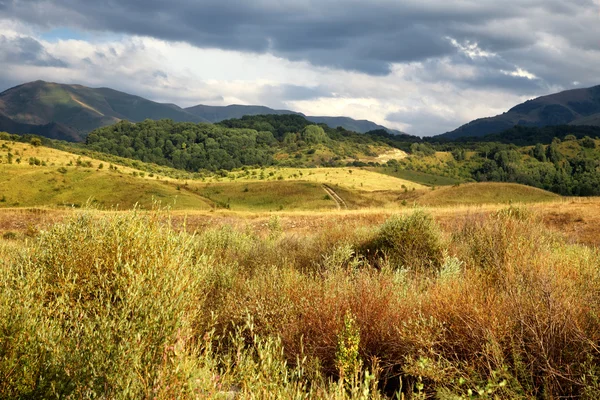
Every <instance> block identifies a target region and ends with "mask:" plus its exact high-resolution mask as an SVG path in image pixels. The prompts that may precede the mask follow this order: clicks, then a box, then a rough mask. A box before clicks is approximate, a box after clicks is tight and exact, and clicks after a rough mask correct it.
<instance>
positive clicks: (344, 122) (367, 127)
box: [185, 104, 403, 135]
mask: <svg viewBox="0 0 600 400" xmlns="http://www.w3.org/2000/svg"><path fill="white" fill-rule="evenodd" d="M185 111H187V112H189V113H191V114H194V115H196V116H197V117H201V118H204V119H206V120H208V121H210V122H212V123H217V122H221V121H225V120H228V119H239V118H242V117H243V116H246V115H249V116H253V115H284V114H296V115H301V116H303V117H305V118H306V119H307V120H309V121H311V122H314V123H316V124H326V125H327V126H329V127H331V128H337V127H338V126H341V127H342V128H344V129H346V130H349V131H354V132H358V133H366V132H369V131H375V130H379V129H383V130H385V131H387V132H388V133H391V134H393V135H399V134H403V132H400V131H398V130H395V129H389V128H386V127H385V126H382V125H378V124H376V123H374V122H371V121H367V120H355V119H352V118H348V117H314V116H309V115H304V114H302V113H299V112H296V111H290V110H275V109H273V108H269V107H264V106H244V105H237V104H235V105H230V106H224V107H220V106H205V105H202V104H200V105H197V106H193V107H188V108H186V109H185Z"/></svg>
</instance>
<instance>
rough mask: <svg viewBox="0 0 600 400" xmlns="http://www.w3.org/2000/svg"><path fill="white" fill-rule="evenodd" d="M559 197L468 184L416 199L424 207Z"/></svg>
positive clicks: (532, 190)
mask: <svg viewBox="0 0 600 400" xmlns="http://www.w3.org/2000/svg"><path fill="white" fill-rule="evenodd" d="M559 198H560V196H559V195H557V194H554V193H550V192H547V191H545V190H542V189H538V188H534V187H531V186H525V185H519V184H516V183H495V182H483V183H468V184H462V185H460V186H446V187H442V188H438V189H435V190H429V191H427V192H426V193H425V194H423V195H422V196H420V197H419V198H418V199H417V203H418V204H421V205H426V206H449V205H461V204H465V205H473V204H490V203H509V202H513V203H534V202H541V201H551V200H557V199H559Z"/></svg>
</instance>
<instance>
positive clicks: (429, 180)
mask: <svg viewBox="0 0 600 400" xmlns="http://www.w3.org/2000/svg"><path fill="white" fill-rule="evenodd" d="M369 170H372V171H374V172H378V173H380V174H385V175H390V176H393V177H396V178H400V179H404V180H408V181H411V182H415V183H420V184H421V185H426V186H448V185H456V184H458V183H462V181H461V180H459V179H456V178H450V177H447V176H441V175H434V174H428V173H426V172H420V171H411V170H406V169H396V168H394V167H372V168H369Z"/></svg>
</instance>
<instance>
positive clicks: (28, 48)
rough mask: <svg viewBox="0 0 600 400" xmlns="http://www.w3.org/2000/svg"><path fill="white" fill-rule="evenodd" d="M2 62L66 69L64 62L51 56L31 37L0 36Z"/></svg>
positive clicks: (0, 60) (0, 58) (0, 57)
mask: <svg viewBox="0 0 600 400" xmlns="http://www.w3.org/2000/svg"><path fill="white" fill-rule="evenodd" d="M0 62H3V63H10V64H25V65H37V66H44V67H59V68H66V67H67V66H68V65H67V63H65V62H64V61H62V60H60V59H58V58H56V57H53V56H52V55H50V54H49V53H48V52H47V51H46V49H45V48H44V46H42V44H41V43H40V42H38V41H37V40H35V39H33V38H31V37H23V36H17V37H7V36H4V35H0Z"/></svg>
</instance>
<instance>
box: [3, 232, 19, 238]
mask: <svg viewBox="0 0 600 400" xmlns="http://www.w3.org/2000/svg"><path fill="white" fill-rule="evenodd" d="M16 238H17V234H16V233H14V232H10V231H9V232H4V233H3V234H2V239H4V240H15V239H16Z"/></svg>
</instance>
